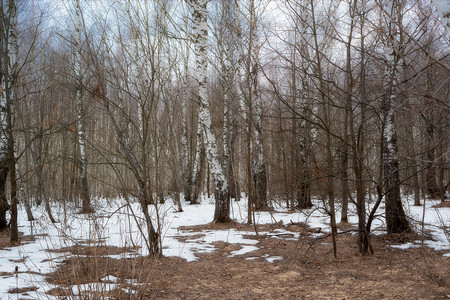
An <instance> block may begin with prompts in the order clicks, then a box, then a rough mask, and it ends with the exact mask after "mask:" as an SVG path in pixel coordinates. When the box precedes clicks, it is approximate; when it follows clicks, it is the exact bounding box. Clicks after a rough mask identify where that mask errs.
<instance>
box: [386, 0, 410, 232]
mask: <svg viewBox="0 0 450 300" xmlns="http://www.w3.org/2000/svg"><path fill="white" fill-rule="evenodd" d="M384 10H385V23H384V25H385V31H386V36H385V50H384V51H385V63H386V67H385V73H384V95H383V99H382V106H381V109H382V112H383V124H382V125H383V170H384V180H385V184H384V188H385V204H386V227H387V232H388V233H389V234H390V233H400V232H408V231H410V230H411V229H410V227H409V223H408V221H407V219H406V215H405V212H404V210H403V206H402V201H401V197H400V174H399V161H398V147H397V132H396V125H395V108H396V105H397V103H396V102H397V93H398V85H399V75H400V54H401V49H400V47H401V46H402V45H401V43H400V35H399V34H400V32H399V30H400V28H399V24H401V4H400V2H399V1H398V0H393V1H386V3H385V5H384Z"/></svg>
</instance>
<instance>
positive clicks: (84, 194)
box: [74, 0, 92, 213]
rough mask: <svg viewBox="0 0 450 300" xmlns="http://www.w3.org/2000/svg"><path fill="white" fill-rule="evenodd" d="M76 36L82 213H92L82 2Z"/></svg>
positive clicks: (76, 21)
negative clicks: (87, 148) (84, 89)
mask: <svg viewBox="0 0 450 300" xmlns="http://www.w3.org/2000/svg"><path fill="white" fill-rule="evenodd" d="M74 30H75V32H74V34H75V61H74V73H75V80H76V96H75V101H76V109H77V119H76V126H77V138H78V148H79V151H80V169H79V180H80V192H81V200H82V208H81V212H82V213H91V212H92V207H91V199H90V194H89V186H88V179H87V166H88V158H87V153H86V136H85V130H84V120H83V116H84V113H85V112H84V103H83V73H82V70H81V65H82V48H81V30H82V19H81V6H80V0H76V2H75V17H74Z"/></svg>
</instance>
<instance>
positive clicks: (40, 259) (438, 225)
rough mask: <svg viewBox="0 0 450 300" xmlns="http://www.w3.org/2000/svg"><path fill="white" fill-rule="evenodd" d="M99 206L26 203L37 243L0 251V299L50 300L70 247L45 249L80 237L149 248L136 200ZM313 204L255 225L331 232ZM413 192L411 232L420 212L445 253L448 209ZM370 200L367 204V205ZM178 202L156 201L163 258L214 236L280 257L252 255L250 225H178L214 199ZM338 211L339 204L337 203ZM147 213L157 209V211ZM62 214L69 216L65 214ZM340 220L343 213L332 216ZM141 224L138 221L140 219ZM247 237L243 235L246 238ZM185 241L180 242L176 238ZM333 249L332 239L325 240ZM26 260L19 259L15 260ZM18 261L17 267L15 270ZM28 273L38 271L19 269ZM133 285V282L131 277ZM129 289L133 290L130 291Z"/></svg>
mask: <svg viewBox="0 0 450 300" xmlns="http://www.w3.org/2000/svg"><path fill="white" fill-rule="evenodd" d="M242 198H243V200H241V201H240V202H235V201H233V202H232V209H231V217H232V218H233V219H234V220H236V221H237V222H241V223H245V222H246V216H247V203H246V201H245V197H242ZM93 200H94V201H93V203H94V206H95V209H96V214H95V217H88V216H87V215H81V214H76V213H75V212H76V211H77V209H76V208H75V207H68V209H67V213H66V215H64V211H63V207H62V206H57V205H54V206H53V207H52V210H53V212H54V215H55V217H56V218H57V219H58V220H59V221H60V222H59V223H56V224H52V223H51V222H50V221H49V220H48V217H47V215H46V213H45V209H44V207H34V208H33V213H34V216H35V218H36V219H37V220H36V221H32V222H29V221H27V219H26V212H25V209H24V208H23V207H19V230H20V231H21V232H23V233H24V235H25V236H27V235H32V234H33V235H35V240H34V241H27V242H24V243H22V245H20V246H19V247H10V248H6V249H2V250H0V273H3V272H5V273H10V274H6V275H2V276H1V277H0V280H1V284H0V299H2V300H3V299H16V298H17V295H16V294H8V293H7V292H8V290H9V289H12V288H15V287H29V286H36V287H37V288H38V290H37V291H35V292H28V295H24V294H22V295H19V298H21V299H36V298H38V299H53V298H52V297H50V296H48V295H46V294H45V292H46V291H48V290H50V289H52V288H54V287H55V286H52V285H50V284H49V283H47V282H45V280H44V279H45V278H44V276H45V274H46V273H49V272H51V271H52V270H54V268H55V267H56V266H57V265H58V264H59V263H61V262H62V261H63V260H64V259H66V258H67V257H68V256H69V255H70V254H69V253H52V252H49V251H47V250H48V249H59V248H62V247H67V246H71V245H75V244H81V243H82V242H83V241H86V240H92V241H96V243H99V244H105V245H112V246H118V247H125V246H134V245H137V246H140V248H139V250H137V251H130V252H128V253H125V254H120V255H111V256H110V257H112V258H122V257H135V256H139V255H146V254H147V252H146V251H147V247H145V244H144V243H145V241H144V240H143V239H142V236H141V234H140V231H139V229H138V227H137V224H136V221H135V219H134V218H133V217H131V210H133V211H134V212H135V213H136V214H137V215H138V218H137V220H138V222H141V221H140V220H142V218H140V215H141V213H140V209H139V204H138V203H132V204H131V206H127V205H125V204H126V202H125V201H124V200H123V199H93ZM313 202H314V204H316V206H315V207H314V208H312V209H309V210H303V211H301V212H297V213H288V212H287V209H285V208H282V207H275V211H272V212H257V213H256V222H257V223H258V224H273V223H275V222H279V221H283V224H289V223H291V222H304V223H306V224H308V225H309V226H310V227H312V228H321V231H320V233H316V234H315V235H317V236H320V235H323V234H324V233H327V232H329V225H328V223H329V218H328V217H327V216H326V215H325V213H324V212H323V210H321V209H320V208H317V207H320V206H321V202H320V201H319V200H315V201H313ZM412 203H413V198H412V197H411V198H408V197H404V207H405V211H406V213H407V215H408V216H409V217H411V223H412V226H413V228H415V230H416V231H420V230H421V223H420V221H421V220H422V217H424V222H425V226H424V229H425V231H427V232H429V233H431V236H432V240H431V239H429V240H425V241H424V243H423V244H424V245H425V246H428V247H431V248H434V249H436V250H443V255H444V256H447V257H449V256H450V242H449V236H448V233H449V224H450V208H433V207H432V206H434V205H436V204H438V203H439V201H432V200H427V201H426V203H425V211H424V207H423V206H420V207H416V206H412ZM368 206H370V204H369V205H368ZM175 208H176V205H175V204H173V202H172V201H171V200H168V201H166V204H164V205H160V213H161V216H162V222H161V223H162V226H163V232H162V235H163V254H164V255H166V256H178V257H182V258H184V259H186V260H187V261H195V260H198V259H199V258H198V257H197V255H196V254H197V253H204V252H211V251H215V249H216V248H215V245H214V243H215V242H218V241H223V242H227V243H230V244H238V245H239V246H240V247H241V248H239V249H237V250H235V251H232V252H230V253H229V257H239V256H242V255H245V254H249V253H250V255H251V257H248V258H246V259H248V260H252V259H265V260H266V261H268V262H276V261H280V260H283V259H285V258H283V257H278V256H269V255H267V254H266V255H264V256H262V257H258V256H255V255H254V254H253V255H252V254H251V253H252V252H254V251H255V250H258V249H259V242H258V240H256V239H250V238H248V236H255V232H252V231H247V232H243V231H237V230H236V229H224V230H203V231H201V232H199V231H195V232H194V231H190V230H182V229H181V228H180V227H181V226H192V225H201V224H207V223H210V222H211V221H212V220H213V215H214V201H213V200H212V199H207V198H205V197H203V199H202V203H201V204H200V205H185V206H184V207H183V209H184V212H182V213H177V212H175V211H176V209H175ZM337 209H338V210H339V208H337ZM379 212H380V213H383V212H384V208H383V207H380V208H379ZM152 215H155V214H154V213H153V214H152ZM65 216H66V218H65ZM336 217H337V219H340V214H339V213H338V214H337V216H336ZM349 222H350V223H354V224H356V223H357V216H356V208H355V207H353V206H350V209H349ZM143 224H144V222H142V224H141V225H143ZM373 232H374V234H377V233H384V232H385V230H384V218H383V217H381V216H380V218H377V219H376V220H375V221H374V225H373ZM259 234H260V235H267V236H269V237H271V238H277V239H286V240H289V239H290V240H296V239H298V237H299V234H298V233H297V232H291V231H288V230H286V229H282V228H279V229H276V230H274V231H273V232H259ZM244 236H246V237H247V238H244ZM180 237H182V238H183V239H182V240H180V239H179V238H180ZM421 245H422V241H415V242H413V243H407V244H403V245H393V246H395V247H398V248H400V249H407V248H410V247H420V246H421ZM330 247H331V245H330ZM21 259H22V260H23V261H19V260H21ZM16 267H18V271H19V272H18V273H17V274H14V270H15V268H16ZM24 271H30V272H32V273H35V274H30V273H22V272H24ZM116 282H117V278H115V277H113V276H106V277H104V278H102V280H101V281H100V282H97V283H92V284H88V285H83V286H74V287H73V290H74V292H76V293H79V292H81V291H84V290H101V291H107V290H110V289H113V288H114V287H116ZM129 283H130V284H133V285H135V286H137V285H138V283H136V282H134V283H133V281H131V280H130V281H129ZM131 291H132V290H131Z"/></svg>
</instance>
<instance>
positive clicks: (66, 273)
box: [48, 223, 450, 299]
mask: <svg viewBox="0 0 450 300" xmlns="http://www.w3.org/2000/svg"><path fill="white" fill-rule="evenodd" d="M279 226H281V224H279ZM279 226H278V227H279ZM230 227H231V228H234V229H236V230H245V231H249V230H252V228H253V227H251V226H249V225H243V224H236V223H234V224H233V223H232V224H225V225H223V224H208V225H203V226H197V227H189V228H184V229H189V230H192V231H194V232H198V234H199V236H200V235H201V234H202V230H211V229H224V228H230ZM274 227H277V226H276V225H271V226H266V227H264V228H260V229H264V230H266V231H268V230H272V229H274ZM288 229H289V230H291V231H299V232H302V233H303V234H302V235H301V237H300V239H298V240H296V241H291V240H285V239H283V237H280V238H279V239H274V238H269V237H267V236H259V237H257V238H256V239H258V240H259V244H258V245H257V246H258V247H259V248H260V249H259V250H257V251H254V252H251V253H248V254H246V255H242V256H237V257H228V255H229V254H230V252H231V251H234V250H238V249H240V246H239V245H235V244H228V243H224V242H218V243H216V244H215V246H216V248H217V251H215V252H213V253H206V254H197V256H198V257H199V260H198V261H196V262H186V261H185V260H183V259H181V258H169V257H162V258H157V259H149V258H142V257H141V258H129V259H120V260H119V259H112V258H107V257H76V256H75V257H73V258H70V259H67V260H66V261H65V263H64V264H62V265H61V266H60V268H59V269H57V270H56V271H55V272H54V273H52V274H50V276H49V277H48V281H49V282H51V283H53V284H58V285H60V287H61V288H58V289H54V290H53V291H52V294H53V295H61V296H63V295H71V291H69V289H68V288H67V287H68V286H70V285H81V284H84V283H88V282H99V281H100V280H101V279H102V278H104V277H105V276H106V275H113V276H115V277H118V278H119V283H120V284H119V285H117V286H118V287H117V288H116V289H115V290H113V291H112V292H108V291H106V290H104V289H102V288H97V289H96V290H95V291H94V292H93V293H92V294H90V296H89V298H90V299H94V298H106V297H107V296H113V297H114V298H116V299H130V295H131V298H132V299H218V298H222V299H450V272H449V270H450V258H447V257H443V256H442V253H438V252H436V251H433V250H431V249H429V248H427V247H423V248H419V249H408V250H398V249H394V248H392V247H390V244H391V242H392V240H393V239H398V238H399V237H398V236H397V237H387V236H379V237H374V238H373V246H374V250H375V254H374V255H370V256H361V255H359V254H357V246H356V240H355V237H354V236H353V235H351V234H342V235H339V236H338V237H337V242H338V258H337V259H334V258H333V251H332V246H331V239H330V238H329V237H327V238H313V237H311V236H310V235H308V234H307V233H308V232H309V231H311V229H308V228H307V227H305V226H303V225H302V224H294V225H290V226H289V228H288ZM246 238H254V239H255V236H247V237H246ZM403 239H408V237H403ZM65 250H66V251H67V249H65ZM112 250H114V251H113V252H116V251H117V249H113V248H112ZM77 251H78V250H77ZM105 251H106V250H105V249H102V251H101V252H102V253H104V252H105ZM83 252H84V251H83ZM91 252H92V251H91ZM106 252H107V251H106ZM269 256H270V257H273V256H282V257H283V260H281V261H275V262H273V263H269V262H268V261H267V260H266V259H265V257H269ZM255 257H257V258H255ZM246 258H253V259H252V260H248V259H246ZM130 280H134V282H130ZM106 283H107V282H106ZM136 283H138V284H136ZM94 289H95V288H94Z"/></svg>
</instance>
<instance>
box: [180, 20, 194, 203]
mask: <svg viewBox="0 0 450 300" xmlns="http://www.w3.org/2000/svg"><path fill="white" fill-rule="evenodd" d="M186 20H187V19H186ZM185 26H186V28H187V21H186V22H185ZM183 49H184V59H183V68H184V76H183V94H182V103H181V114H182V116H181V145H182V147H183V179H184V181H183V192H184V200H185V201H188V202H191V199H192V176H193V174H192V173H193V170H192V163H191V155H190V149H189V132H188V118H187V113H188V109H187V108H188V105H187V102H188V88H189V48H188V46H186V47H185V48H183Z"/></svg>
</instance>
